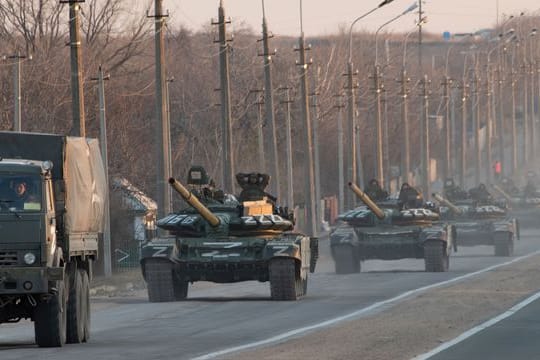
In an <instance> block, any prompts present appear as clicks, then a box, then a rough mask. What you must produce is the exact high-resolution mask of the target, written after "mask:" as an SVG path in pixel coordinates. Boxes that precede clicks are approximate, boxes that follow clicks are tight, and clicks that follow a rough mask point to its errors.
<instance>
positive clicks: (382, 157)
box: [373, 3, 418, 186]
mask: <svg viewBox="0 0 540 360" xmlns="http://www.w3.org/2000/svg"><path fill="white" fill-rule="evenodd" d="M417 7H418V5H417V3H414V4H413V5H411V6H409V7H408V8H407V9H406V10H405V11H403V12H402V13H401V14H399V15H397V16H395V17H393V18H392V19H390V20H388V21H387V22H385V23H384V24H382V25H381V26H379V28H378V29H377V31H376V32H375V67H374V73H373V81H374V90H375V101H376V104H377V111H376V115H377V119H376V133H377V135H376V142H377V153H376V156H377V180H378V181H379V184H381V185H382V186H385V185H387V184H386V183H385V171H384V164H385V163H386V165H387V166H388V165H389V164H388V163H389V153H388V152H389V150H388V141H383V124H382V116H381V114H382V110H381V93H382V91H383V85H382V82H381V72H380V70H381V68H380V66H379V51H378V49H379V42H378V40H379V39H378V37H379V32H380V31H381V30H382V28H384V27H385V26H387V25H388V24H390V23H392V22H394V21H396V20H397V19H399V18H401V17H402V16H404V15H406V14H408V13H410V12H411V11H413V10H414V9H416V8H417ZM384 130H385V134H386V135H387V131H388V124H387V121H385V124H384ZM383 143H384V144H383ZM383 145H384V146H383ZM388 168H389V166H388V167H387V169H388ZM386 175H387V176H388V175H389V174H386Z"/></svg>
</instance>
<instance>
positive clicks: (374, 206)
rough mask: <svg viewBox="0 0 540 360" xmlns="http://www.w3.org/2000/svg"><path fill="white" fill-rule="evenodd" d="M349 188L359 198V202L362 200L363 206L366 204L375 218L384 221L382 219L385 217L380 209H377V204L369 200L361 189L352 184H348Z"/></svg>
mask: <svg viewBox="0 0 540 360" xmlns="http://www.w3.org/2000/svg"><path fill="white" fill-rule="evenodd" d="M349 187H350V188H351V190H352V191H353V192H354V193H355V194H356V195H357V196H358V197H359V198H360V200H362V201H363V202H364V204H366V206H367V207H368V208H369V209H370V210H371V211H372V212H373V213H374V214H375V216H377V217H378V218H379V219H380V220H384V218H385V217H386V216H385V214H384V211H382V209H381V208H380V207H378V206H377V204H375V203H374V202H373V200H371V198H370V197H369V196H367V194H366V193H365V192H363V191H362V189H360V188H359V187H358V186H357V185H356V184H353V183H349Z"/></svg>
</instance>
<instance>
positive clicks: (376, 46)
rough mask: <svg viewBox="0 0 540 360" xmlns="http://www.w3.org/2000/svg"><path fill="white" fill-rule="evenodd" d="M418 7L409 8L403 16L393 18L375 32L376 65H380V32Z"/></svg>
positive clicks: (414, 5)
mask: <svg viewBox="0 0 540 360" xmlns="http://www.w3.org/2000/svg"><path fill="white" fill-rule="evenodd" d="M417 7H418V4H417V3H414V4H412V5H411V6H409V7H408V8H407V9H406V10H405V11H403V12H402V13H401V14H399V15H397V16H395V17H393V18H392V19H390V20H388V21H387V22H385V23H384V24H382V25H381V26H379V28H378V29H377V31H375V65H377V64H379V45H378V40H379V39H378V37H379V32H380V31H381V30H382V29H383V28H384V27H385V26H387V25H389V24H391V23H393V22H394V21H396V20H397V19H399V18H400V17H402V16H405V15H407V14H408V13H410V12H411V11H413V10H415V9H416V8H417Z"/></svg>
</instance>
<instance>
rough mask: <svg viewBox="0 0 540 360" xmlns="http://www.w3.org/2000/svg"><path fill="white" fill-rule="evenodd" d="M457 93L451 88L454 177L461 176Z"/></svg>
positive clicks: (451, 135)
mask: <svg viewBox="0 0 540 360" xmlns="http://www.w3.org/2000/svg"><path fill="white" fill-rule="evenodd" d="M456 92H457V89H456V87H455V86H453V87H451V88H450V123H451V127H450V128H451V131H450V139H451V144H452V145H451V149H452V152H451V159H452V160H451V161H450V163H451V164H452V165H451V166H452V167H451V169H452V177H454V176H456V174H459V161H458V158H459V150H458V149H459V148H460V147H461V146H460V145H459V144H460V141H459V138H458V131H457V130H458V127H457V122H456Z"/></svg>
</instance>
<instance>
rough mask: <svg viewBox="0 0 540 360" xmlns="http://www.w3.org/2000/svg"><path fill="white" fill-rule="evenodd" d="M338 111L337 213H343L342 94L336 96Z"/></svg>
mask: <svg viewBox="0 0 540 360" xmlns="http://www.w3.org/2000/svg"><path fill="white" fill-rule="evenodd" d="M336 97H337V105H336V108H337V109H338V119H337V132H338V141H337V145H338V211H339V213H340V214H341V213H343V211H344V208H345V206H344V205H345V204H344V201H345V179H344V177H343V175H344V171H345V163H344V160H343V108H344V107H345V105H343V103H342V97H343V94H338V95H336Z"/></svg>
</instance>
